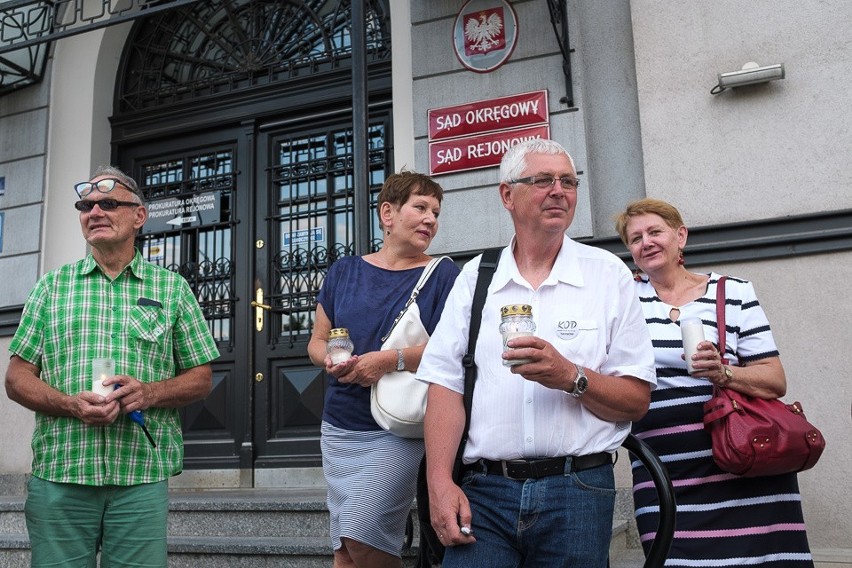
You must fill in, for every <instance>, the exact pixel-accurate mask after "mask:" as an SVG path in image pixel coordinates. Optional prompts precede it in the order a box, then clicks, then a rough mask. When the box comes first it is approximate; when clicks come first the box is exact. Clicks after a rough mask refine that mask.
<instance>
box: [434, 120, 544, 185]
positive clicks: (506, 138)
mask: <svg viewBox="0 0 852 568" xmlns="http://www.w3.org/2000/svg"><path fill="white" fill-rule="evenodd" d="M533 138H545V139H548V138H550V127H549V126H547V125H546V124H545V125H542V126H532V127H528V128H516V129H515V130H502V131H500V132H492V133H489V134H481V135H479V136H466V137H464V138H452V139H450V140H443V141H440V142H432V143H430V144H429V175H435V174H448V173H451V172H460V171H465V170H475V169H479V168H488V167H491V166H497V165H499V164H500V159H501V158H502V157H503V154H505V153H506V150H508V149H509V148H511V147H512V146H514V145H515V144H518V143H519V142H523V141H525V140H531V139H533Z"/></svg>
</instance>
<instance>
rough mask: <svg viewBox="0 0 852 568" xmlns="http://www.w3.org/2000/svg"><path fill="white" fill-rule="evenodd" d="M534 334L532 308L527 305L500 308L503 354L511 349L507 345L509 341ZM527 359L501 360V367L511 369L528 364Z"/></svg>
mask: <svg viewBox="0 0 852 568" xmlns="http://www.w3.org/2000/svg"><path fill="white" fill-rule="evenodd" d="M534 333H535V322H534V321H533V317H532V306H530V305H529V304H510V305H508V306H503V307H502V308H500V335H502V336H503V352H504V353H505V352H506V351H510V350H511V349H512V348H511V347H509V346H508V345H507V343H508V342H509V340H510V339H514V338H516V337H528V336H530V335H533V334H534ZM529 362H530V360H529V359H503V365H505V366H506V367H511V366H513V365H520V364H521V363H529Z"/></svg>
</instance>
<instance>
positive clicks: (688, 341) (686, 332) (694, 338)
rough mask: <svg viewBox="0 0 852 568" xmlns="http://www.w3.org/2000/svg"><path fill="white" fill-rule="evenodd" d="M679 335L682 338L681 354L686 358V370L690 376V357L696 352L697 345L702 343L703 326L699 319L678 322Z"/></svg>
mask: <svg viewBox="0 0 852 568" xmlns="http://www.w3.org/2000/svg"><path fill="white" fill-rule="evenodd" d="M680 333H681V336H682V337H683V352H684V354H685V356H686V370H687V371H688V372H689V373H690V374H692V373H694V372H695V369H694V368H693V366H692V356H693V355H695V353H696V352H697V351H698V344H699V343H701V342H702V341H704V324H702V323H701V320H700V319H699V318H684V319H682V320H680Z"/></svg>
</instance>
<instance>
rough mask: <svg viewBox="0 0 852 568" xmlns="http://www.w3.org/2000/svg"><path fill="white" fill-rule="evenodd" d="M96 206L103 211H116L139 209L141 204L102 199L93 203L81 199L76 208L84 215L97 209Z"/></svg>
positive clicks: (75, 205)
mask: <svg viewBox="0 0 852 568" xmlns="http://www.w3.org/2000/svg"><path fill="white" fill-rule="evenodd" d="M95 205H97V206H98V207H100V208H101V211H115V210H116V209H118V208H119V207H121V206H124V207H139V205H140V204H139V203H133V202H132V201H118V200H116V199H101V200H99V201H92V200H89V199H81V200H80V201H78V202H77V203H75V204H74V208H75V209H77V211H82V212H83V213H88V212H89V211H91V210H92V209H94V208H95Z"/></svg>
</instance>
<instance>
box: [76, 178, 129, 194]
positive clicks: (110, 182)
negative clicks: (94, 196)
mask: <svg viewBox="0 0 852 568" xmlns="http://www.w3.org/2000/svg"><path fill="white" fill-rule="evenodd" d="M116 185H123V184H122V183H121V180H118V179H115V178H104V179H102V180H100V181H96V182H94V183H92V182H90V181H81V182H80V183H78V184H76V185H75V186H74V191H76V192H77V195H79V196H80V197H86V196H87V195H89V194H90V193H92V192H93V191H95V190H96V189H97V190H98V191H99V192H101V193H109V192H110V191H112V190H113V189H115V186H116Z"/></svg>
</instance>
